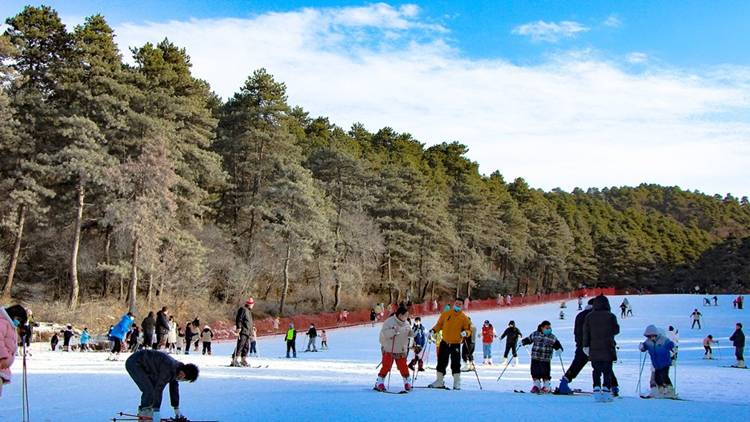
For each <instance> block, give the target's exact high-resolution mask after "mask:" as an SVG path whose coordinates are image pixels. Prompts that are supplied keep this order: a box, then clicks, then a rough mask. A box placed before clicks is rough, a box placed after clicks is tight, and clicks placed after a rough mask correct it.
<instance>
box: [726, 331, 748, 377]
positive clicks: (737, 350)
mask: <svg viewBox="0 0 750 422" xmlns="http://www.w3.org/2000/svg"><path fill="white" fill-rule="evenodd" d="M729 341H731V342H732V344H733V345H734V357H735V358H736V359H737V363H735V364H734V365H732V366H736V367H738V368H744V367H745V358H744V356H743V355H744V352H745V333H743V332H742V323H741V322H738V323H737V325H735V330H734V334H732V336H731V337H729Z"/></svg>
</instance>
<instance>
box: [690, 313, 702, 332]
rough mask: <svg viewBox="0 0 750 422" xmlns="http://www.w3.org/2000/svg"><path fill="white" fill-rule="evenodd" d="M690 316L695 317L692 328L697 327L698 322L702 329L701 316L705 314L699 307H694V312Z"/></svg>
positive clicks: (699, 327)
mask: <svg viewBox="0 0 750 422" xmlns="http://www.w3.org/2000/svg"><path fill="white" fill-rule="evenodd" d="M690 316H691V317H692V318H693V325H691V326H690V329H691V330H692V329H695V324H698V329H699V330H700V329H701V317H702V316H703V314H702V313H700V312H698V309H697V308H696V309H694V310H693V313H692V314H690Z"/></svg>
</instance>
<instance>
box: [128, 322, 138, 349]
mask: <svg viewBox="0 0 750 422" xmlns="http://www.w3.org/2000/svg"><path fill="white" fill-rule="evenodd" d="M140 336H141V330H140V329H138V326H137V325H135V324H133V328H132V330H130V331H129V332H128V336H127V339H128V341H127V343H128V350H129V351H130V352H131V353H132V352H135V351H136V350H138V338H139V337H140Z"/></svg>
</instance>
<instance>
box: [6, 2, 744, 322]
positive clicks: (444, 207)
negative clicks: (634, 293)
mask: <svg viewBox="0 0 750 422" xmlns="http://www.w3.org/2000/svg"><path fill="white" fill-rule="evenodd" d="M7 25H8V28H7V30H6V31H5V34H4V35H3V36H2V37H1V38H0V63H1V65H2V68H1V69H0V74H1V77H2V90H0V176H1V179H0V196H1V197H2V198H3V200H2V203H1V205H0V217H1V218H2V245H0V246H1V248H0V269H1V270H2V273H3V274H4V275H5V277H4V283H2V284H3V294H4V295H5V296H10V295H11V294H13V295H15V296H16V297H21V298H25V297H27V296H28V295H33V294H38V295H42V296H43V297H44V298H45V299H54V300H65V301H67V304H68V306H69V307H70V308H72V309H74V308H75V307H76V306H78V304H79V303H80V301H82V300H87V299H89V298H95V297H117V298H118V299H119V300H121V301H127V303H128V304H129V306H130V307H131V308H135V307H136V304H137V299H138V298H140V299H141V300H145V301H146V302H148V303H151V302H152V301H153V300H156V298H157V297H159V298H160V300H163V298H164V297H167V298H169V297H177V296H179V297H181V298H184V300H186V301H187V300H192V301H195V300H203V301H215V302H224V303H230V302H234V301H236V300H237V298H238V297H245V296H246V295H247V294H253V295H255V297H256V298H257V299H260V300H262V301H265V303H266V304H268V305H267V306H271V304H272V306H273V307H274V308H275V309H276V311H277V312H279V313H283V312H284V311H285V309H286V310H287V311H289V307H290V306H291V307H293V308H294V310H330V309H340V308H344V307H354V306H358V305H360V304H361V303H363V301H365V300H367V299H368V298H371V297H373V296H377V297H378V298H379V300H378V301H384V300H386V299H387V300H388V301H389V302H396V301H407V300H409V301H413V302H420V301H422V300H424V299H425V298H431V297H438V296H444V295H454V294H458V295H468V296H471V297H485V296H492V295H496V294H498V293H512V294H535V293H538V292H550V291H557V290H565V289H571V288H576V287H579V286H594V285H608V286H609V285H612V286H617V287H637V288H647V289H656V290H675V289H684V288H688V287H691V286H692V285H693V284H694V283H695V282H696V281H697V282H699V283H700V284H701V285H702V286H705V287H706V288H707V287H708V286H709V285H711V284H713V283H718V284H717V285H716V286H712V288H720V289H728V290H733V289H738V288H746V287H747V282H748V279H747V278H746V277H745V276H743V275H742V274H745V275H747V271H745V272H744V273H742V271H738V272H736V274H737V276H735V277H719V274H720V273H722V272H723V270H722V267H721V266H714V267H712V266H710V265H706V264H705V263H704V264H703V266H702V267H701V272H700V273H699V274H700V277H701V279H700V280H696V278H695V277H694V276H693V274H694V272H692V271H690V268H691V266H692V265H697V263H698V262H699V260H701V259H702V255H705V254H709V255H710V254H711V253H713V254H714V255H717V254H718V255H719V256H716V257H713V258H711V259H713V260H729V261H731V262H735V263H739V262H740V260H739V259H738V258H737V257H739V256H742V253H744V254H745V255H746V254H747V253H748V248H747V247H745V248H744V249H741V250H742V251H743V252H742V253H739V254H738V253H734V252H733V253H732V254H723V253H722V252H721V251H722V250H723V249H721V248H720V245H722V244H723V242H726V241H728V239H742V238H745V237H748V236H750V204H748V200H747V198H744V197H743V198H742V199H741V200H738V199H736V198H733V197H732V196H730V195H727V196H726V197H724V198H722V197H711V196H706V195H703V194H700V193H698V192H688V191H683V190H681V189H679V188H674V187H660V186H653V185H642V186H639V187H636V188H612V189H602V190H597V189H590V190H588V191H582V190H579V189H576V190H574V191H573V192H572V193H566V192H562V191H559V190H554V191H552V192H548V193H545V192H543V191H541V190H538V189H533V188H531V187H529V186H528V185H527V183H526V182H525V181H524V180H523V179H520V178H519V179H516V180H514V181H512V182H510V183H509V182H506V181H505V180H504V179H503V177H502V176H501V174H500V173H499V172H495V173H492V174H491V175H489V176H485V175H482V174H480V173H479V170H478V166H477V163H475V162H472V161H470V160H469V159H467V158H466V152H467V148H466V147H465V146H464V145H461V144H460V143H457V142H453V143H443V144H438V145H435V146H432V147H428V148H427V147H425V145H424V144H423V143H421V142H419V141H418V140H416V139H414V138H413V137H412V136H410V135H409V134H406V133H398V132H396V131H394V130H393V129H391V128H383V129H380V130H378V131H377V132H375V133H372V132H369V131H367V130H366V129H365V128H364V127H363V126H362V125H361V124H354V125H353V126H352V127H351V128H350V129H349V130H345V129H343V128H340V127H337V126H335V125H333V124H331V123H330V122H329V120H328V119H326V118H325V117H312V116H310V115H309V114H308V113H307V112H305V111H304V110H303V109H302V108H300V107H293V106H291V105H289V104H288V102H287V97H286V87H285V85H284V84H283V83H281V82H279V81H277V80H275V79H274V78H273V76H272V75H270V74H269V73H267V72H266V71H265V70H263V69H260V70H256V71H255V72H253V73H252V74H251V75H250V76H249V77H248V78H247V80H246V81H245V83H244V85H243V86H241V87H239V90H238V91H237V93H236V94H235V95H234V96H233V97H232V98H230V99H228V100H227V101H222V100H221V99H220V98H219V97H217V96H216V95H215V94H214V93H212V92H211V89H210V87H209V85H208V84H207V83H206V82H205V81H202V80H199V79H197V78H195V77H193V75H192V74H191V70H190V68H191V65H190V59H189V56H188V54H187V52H186V51H185V50H184V49H182V48H180V47H178V46H176V45H174V44H173V43H171V42H169V41H168V40H166V39H165V40H164V41H161V42H159V43H158V44H151V43H148V44H146V45H144V46H141V47H138V48H132V49H131V50H130V54H131V55H132V57H133V61H132V63H134V64H132V65H128V64H125V63H124V62H123V58H122V55H121V53H120V52H119V51H118V49H117V46H116V44H115V43H114V36H115V34H114V33H113V31H112V29H111V28H110V27H109V26H108V25H107V23H106V21H105V19H104V18H103V17H102V16H98V15H97V16H92V17H90V18H87V19H86V20H85V22H84V23H83V24H81V25H79V26H76V27H75V28H73V30H72V31H68V30H67V29H66V28H65V26H64V25H63V24H62V22H61V21H60V18H59V17H58V15H57V13H56V12H55V11H54V10H52V9H50V8H47V7H38V8H37V7H26V8H25V9H24V10H23V11H21V12H20V13H19V14H18V15H16V16H14V17H12V18H9V19H8V20H7ZM725 249H727V250H730V249H731V248H725ZM731 250H732V251H736V250H740V249H738V248H734V249H731ZM712 251H713V252H712ZM703 258H705V256H704V257H703ZM743 262H744V264H738V265H740V266H742V265H745V266H746V265H748V264H747V262H748V260H747V259H745V261H743ZM711 268H713V269H711Z"/></svg>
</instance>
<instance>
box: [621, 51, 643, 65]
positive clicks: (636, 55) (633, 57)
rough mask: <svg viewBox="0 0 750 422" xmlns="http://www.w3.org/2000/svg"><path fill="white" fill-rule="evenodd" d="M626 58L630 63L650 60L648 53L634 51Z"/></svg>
mask: <svg viewBox="0 0 750 422" xmlns="http://www.w3.org/2000/svg"><path fill="white" fill-rule="evenodd" d="M626 60H627V62H628V63H631V64H641V63H646V61H648V54H646V53H641V52H638V51H634V52H632V53H630V54H628V56H627V58H626Z"/></svg>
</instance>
